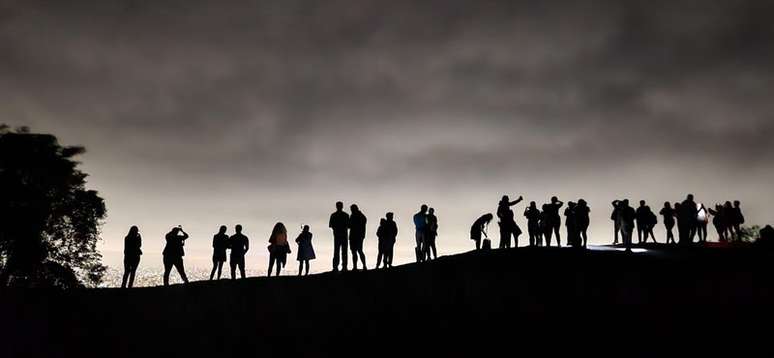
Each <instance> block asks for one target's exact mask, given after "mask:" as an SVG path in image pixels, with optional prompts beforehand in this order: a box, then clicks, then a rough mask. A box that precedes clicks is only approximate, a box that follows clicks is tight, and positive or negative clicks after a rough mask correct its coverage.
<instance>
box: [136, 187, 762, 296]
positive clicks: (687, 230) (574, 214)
mask: <svg viewBox="0 0 774 358" xmlns="http://www.w3.org/2000/svg"><path fill="white" fill-rule="evenodd" d="M523 199H524V198H523V197H522V196H519V197H518V198H517V199H516V200H514V201H511V200H510V198H509V197H508V195H503V196H502V198H501V200H500V202H499V203H498V205H497V212H496V214H497V218H498V220H499V221H498V225H499V229H500V242H499V245H498V247H499V248H504V249H507V248H510V247H518V246H519V236H521V234H522V230H521V228H520V227H519V225H518V224H517V223H516V220H515V218H514V213H513V210H512V209H511V207H513V206H514V205H516V204H518V203H520V202H521V201H523ZM563 206H564V203H563V202H562V201H560V200H559V199H558V198H557V197H556V196H554V197H551V199H550V201H549V202H548V203H545V204H543V205H542V206H541V207H540V209H539V208H538V205H537V203H536V202H535V201H531V202H530V203H529V206H528V207H527V208H526V209H525V211H524V217H525V218H526V220H527V230H528V233H529V246H544V245H545V246H551V242H552V238H554V237H555V238H556V246H557V247H561V234H560V228H561V226H562V220H561V217H560V215H559V212H560V209H561V208H562V207H563ZM612 206H613V211H612V213H611V216H610V219H611V220H612V221H613V229H614V230H613V233H614V235H613V245H618V244H619V237H620V239H621V240H620V242H621V244H622V245H623V246H624V248H625V249H626V250H627V251H631V249H632V245H633V243H632V238H633V235H634V230H635V228H636V230H637V239H638V244H646V243H647V242H648V239H649V238H650V239H652V240H653V242H654V243H657V242H658V241H657V240H656V236H655V234H654V233H653V228H654V227H655V226H656V225H657V223H658V219H657V215H656V214H655V213H654V212H653V211H652V210H651V208H650V207H649V206H648V205H647V202H646V201H645V200H640V202H639V206H638V207H637V208H636V209H635V208H633V207H632V206H630V204H629V200H628V199H621V200H614V201H613V202H612ZM541 209H542V210H541ZM350 210H351V214H348V213H347V212H345V211H344V204H343V203H342V202H337V203H336V211H335V212H333V213H332V214H331V216H330V219H329V222H328V226H329V227H330V229H331V230H332V233H333V248H334V251H333V271H339V268H341V270H342V271H347V270H348V267H349V265H348V248H349V250H351V251H352V268H353V269H354V270H358V262H360V263H361V267H362V269H363V270H367V265H366V256H365V253H364V252H363V243H364V241H365V238H366V226H367V222H368V220H367V218H366V216H365V214H364V213H363V212H362V211H361V210H360V208H359V207H358V206H357V205H356V204H352V205H351V206H350ZM590 213H591V208H590V207H589V205H588V203H587V202H586V200H584V199H578V201H577V202H573V201H569V202H568V203H567V206H566V208H565V210H564V217H565V220H564V226H565V228H566V238H567V242H566V244H567V246H570V247H576V248H586V247H587V245H588V228H589V225H590ZM658 215H660V216H661V217H662V222H663V224H664V228H665V231H666V239H665V243H666V244H678V245H689V244H691V243H693V242H694V240H695V239H697V238H698V240H697V242H699V243H704V242H706V241H707V226H708V223H709V221H710V217H711V218H712V220H711V221H712V224H713V226H714V227H715V230H716V231H717V235H718V241H719V242H727V241H733V240H737V239H740V238H741V235H742V230H741V225H742V224H744V215H743V214H742V209H741V203H740V202H739V201H738V200H737V201H734V202H733V203H732V202H730V201H726V202H725V203H723V204H715V205H714V207H712V208H709V209H707V208H706V207H705V206H704V204H701V203H697V202H696V201H695V200H694V196H693V195H692V194H688V195H687V196H686V198H685V200H683V201H682V202H675V203H674V204H672V203H670V202H665V203H664V206H663V208H662V209H661V210H660V211H659V213H658ZM493 219H494V215H492V214H491V213H487V214H484V215H481V216H480V217H479V218H478V219H476V220H475V221H474V222H473V224H472V225H471V227H470V239H471V240H473V241H474V242H475V245H476V250H482V249H483V250H488V249H491V248H492V243H491V241H490V239H489V237H488V235H487V229H488V227H489V224H490V223H491V222H492V220H493ZM413 223H414V228H415V235H414V237H415V240H416V247H415V254H416V260H417V262H423V261H429V260H432V259H436V258H437V257H438V254H437V249H436V238H437V236H438V217H437V216H436V215H435V209H433V208H430V207H428V206H427V205H424V204H423V205H422V206H421V207H420V210H419V212H417V213H416V214H414V216H413ZM675 227H677V240H676V239H675V235H674V232H673V231H674V228H675ZM227 230H228V229H227V227H226V226H221V227H220V228H219V230H218V232H217V233H216V234H215V235H214V236H213V238H212V249H213V254H212V264H213V266H212V271H211V272H210V280H213V279H216V278H217V279H220V278H221V273H222V269H223V264H224V263H225V262H226V259H227V255H226V254H227V251H230V254H229V255H228V259H229V263H230V265H229V266H230V268H231V279H236V276H237V269H238V270H239V276H240V277H241V278H245V277H246V274H245V254H246V253H247V252H248V250H249V249H250V241H249V239H248V237H247V236H245V235H244V234H243V233H242V231H243V228H242V225H236V226H235V227H234V231H235V233H234V234H233V235H231V236H229V235H228V234H227V233H226V232H227ZM287 235H288V232H287V228H286V227H285V225H284V224H283V223H281V222H278V223H276V224H275V225H274V228H273V229H272V231H271V235H270V236H269V246H268V250H269V267H268V272H267V275H268V276H271V275H272V272H274V274H275V275H277V276H279V275H280V273H281V271H282V268H284V267H285V266H286V264H287V255H288V254H290V253H291V250H290V245H289V243H288V239H287ZM312 236H313V235H312V233H311V231H310V227H309V225H304V226H302V228H301V232H300V233H299V234H298V237H297V238H296V240H295V241H296V244H297V245H298V253H297V256H296V259H297V260H298V262H299V266H298V275H299V276H301V275H304V274H306V275H308V274H309V266H310V263H309V262H310V261H311V260H314V259H316V255H315V251H314V247H313V245H312ZM397 236H398V226H397V223H396V222H395V218H394V214H393V213H391V212H388V213H387V214H386V215H385V217H384V218H382V219H380V220H379V227H378V229H377V230H376V238H377V245H378V246H377V248H378V253H377V257H376V268H377V269H378V268H380V267H384V268H387V267H392V265H393V252H394V246H395V243H396V241H397ZM188 237H189V236H188V234H187V233H186V232H185V231H184V230H183V228H182V226H179V225H178V226H176V227H173V228H172V229H171V230H170V231H169V232H168V233H167V234H166V236H165V241H166V245H165V247H164V251H163V263H164V275H163V280H164V285H165V286H167V285H169V275H170V273H171V271H172V268H173V267H174V268H175V269H176V270H177V272H178V274H179V275H180V278H181V279H182V281H183V282H186V283H187V282H188V278H187V276H186V273H185V267H184V264H183V257H184V256H185V250H184V246H185V241H186V239H188ZM760 237H761V240H759V241H760V243H761V246H766V247H769V246H770V247H772V248H774V229H772V228H771V226H766V227H765V228H764V229H762V230H761V231H760ZM511 238H513V241H511ZM767 245H768V246H767ZM141 248H142V238H141V235H140V232H139V229H138V228H137V226H132V227H131V228H130V229H129V232H128V234H127V235H126V237H125V238H124V275H123V278H122V281H121V287H122V288H124V287H132V286H133V285H134V279H135V274H136V271H137V267H138V266H139V263H140V256H141V255H142V250H141Z"/></svg>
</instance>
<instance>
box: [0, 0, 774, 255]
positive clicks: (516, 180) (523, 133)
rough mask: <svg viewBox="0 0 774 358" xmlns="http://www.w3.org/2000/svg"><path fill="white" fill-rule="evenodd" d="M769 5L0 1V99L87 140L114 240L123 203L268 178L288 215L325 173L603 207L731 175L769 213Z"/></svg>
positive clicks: (214, 193)
mask: <svg viewBox="0 0 774 358" xmlns="http://www.w3.org/2000/svg"><path fill="white" fill-rule="evenodd" d="M772 10H774V4H771V3H769V2H764V1H752V0H750V1H688V0H680V1H626V2H624V1H613V0H601V1H586V2H559V1H542V2H534V1H494V2H477V1H426V2H421V3H416V2H409V1H406V2H404V1H325V2H308V1H282V2H269V1H252V2H242V3H240V4H223V3H216V2H205V1H161V2H153V3H148V2H140V1H100V2H98V3H92V2H85V1H84V2H79V1H69V2H28V1H16V2H14V1H10V2H9V1H6V2H4V3H2V4H0V79H2V81H0V98H2V99H3V101H2V106H0V122H7V123H10V124H12V125H30V126H32V127H33V128H34V129H35V130H40V131H50V132H53V133H56V134H58V135H60V137H61V138H62V139H63V140H64V141H66V142H68V143H80V144H84V145H86V146H87V148H88V149H89V150H90V154H88V155H87V156H86V157H85V158H84V165H86V168H87V169H88V170H89V172H90V173H91V174H92V181H93V183H94V185H97V186H98V187H99V189H100V190H102V192H103V193H104V194H105V195H106V196H108V198H109V199H112V200H109V201H108V206H109V208H111V221H110V222H109V223H108V226H107V227H106V237H107V236H110V237H113V238H112V239H106V245H107V246H108V247H116V246H117V245H120V242H119V241H118V240H116V239H115V237H118V236H119V235H120V234H121V231H123V225H124V224H126V222H124V221H125V220H129V219H126V218H121V217H120V216H124V217H125V216H133V217H142V215H136V214H137V212H138V211H149V212H151V213H153V215H152V217H153V218H155V220H156V221H157V223H156V224H154V225H157V227H158V229H157V230H161V227H162V226H164V225H166V222H165V221H163V220H161V219H159V218H160V217H162V216H164V215H169V213H167V212H166V211H165V209H164V204H163V203H164V202H165V201H169V200H174V201H183V202H186V203H187V205H188V207H187V209H181V210H182V213H181V214H180V219H181V220H182V219H184V218H185V217H186V215H185V214H186V213H187V214H189V217H191V216H196V215H201V217H202V218H203V220H204V219H206V218H207V216H206V213H204V212H201V213H200V212H199V211H197V210H198V209H196V208H195V207H196V205H197V204H195V203H196V202H197V201H196V200H194V198H199V201H203V202H208V203H212V202H219V200H220V201H222V203H221V204H218V205H223V206H224V207H228V206H229V205H237V204H236V202H238V201H239V200H240V199H243V198H244V197H245V196H247V197H250V195H255V197H256V198H266V197H267V196H268V197H270V198H274V196H276V199H271V200H270V201H271V202H272V205H274V206H282V209H280V210H278V211H277V212H272V211H268V212H267V211H263V210H258V211H251V212H252V213H254V214H256V215H262V216H261V220H265V221H267V222H268V221H272V220H274V219H275V218H274V217H272V214H274V215H273V216H275V217H292V218H298V220H308V219H301V216H302V214H301V212H302V211H303V210H300V209H294V205H287V206H285V205H284V204H283V205H279V204H277V201H279V200H281V199H280V198H283V197H287V198H290V199H296V198H297V196H298V195H300V194H299V193H304V195H309V196H315V199H316V200H319V201H320V203H315V204H309V205H311V206H312V208H311V209H309V211H303V215H315V213H318V211H322V212H324V211H325V210H328V209H329V208H328V206H329V205H328V203H327V202H326V200H333V198H334V197H335V196H337V195H338V196H345V195H353V196H358V195H361V194H362V195H361V197H363V198H369V195H368V194H367V193H368V192H372V193H376V194H374V197H373V199H377V198H378V199H380V200H388V198H390V197H393V196H394V197H393V199H394V200H393V201H391V202H392V203H394V204H395V205H402V206H407V207H413V206H415V204H416V203H417V202H418V201H421V198H417V197H416V195H419V194H417V192H419V193H434V192H439V191H441V192H443V191H444V190H446V191H447V192H449V193H453V194H454V195H456V196H458V197H459V199H457V200H458V201H454V200H452V199H450V198H449V199H448V200H447V201H446V202H448V204H449V205H457V204H463V205H464V204H471V205H473V204H480V205H486V204H485V203H488V202H490V201H492V199H491V198H489V197H487V198H485V199H484V198H481V197H480V195H482V193H491V195H490V196H491V197H493V198H496V197H497V196H498V195H499V194H500V193H501V192H502V191H508V192H511V191H514V190H525V191H529V192H530V193H535V195H544V194H545V195H548V193H550V191H551V190H554V191H562V192H565V193H567V194H566V195H574V196H579V195H589V196H590V197H591V196H592V195H593V196H595V198H596V199H597V200H598V202H597V203H596V204H597V207H598V208H599V209H600V210H599V211H598V212H595V215H598V221H601V223H600V224H599V225H604V224H606V222H605V221H604V219H605V216H606V215H604V211H606V210H607V204H606V202H607V200H608V199H612V198H613V197H614V196H617V195H632V196H636V197H648V198H651V197H653V198H654V200H655V199H656V198H657V197H658V198H660V196H666V195H665V194H666V193H670V195H676V194H679V193H682V192H685V191H689V190H690V191H696V192H704V193H707V194H708V195H711V194H718V195H720V194H726V195H735V196H736V197H739V198H742V199H744V200H745V201H746V202H748V203H749V206H750V207H751V208H759V209H761V211H762V212H761V213H758V214H751V215H753V216H752V217H753V218H754V219H757V220H758V221H761V222H762V221H766V220H769V221H770V219H771V218H770V216H767V215H769V214H768V213H767V212H765V211H764V210H763V208H764V207H765V204H767V202H766V200H765V197H770V196H771V195H772V192H771V189H769V185H768V183H770V182H771V179H774V171H772V168H771V165H770V164H769V163H770V158H771V156H772V154H774V144H772V141H771V140H769V138H771V137H772V135H774V118H772V113H774V105H773V104H772V101H771V100H770V98H769V97H770V94H771V93H772V89H774V88H772V86H773V85H772V84H773V83H774V66H773V65H772V63H774V45H772V44H774V25H772V21H771V19H770V17H771V16H770V14H772V13H774V12H772ZM697 176H698V178H697ZM652 178H660V180H661V182H660V184H661V186H663V184H664V183H674V184H672V185H670V187H675V188H670V189H669V190H666V189H663V190H660V189H659V186H658V185H655V184H653V183H651V181H652V180H654V179H652ZM734 182H739V183H740V185H744V188H739V190H738V193H737V192H735V191H734V190H730V192H729V189H728V187H729V185H730V183H734ZM680 184H682V185H680ZM549 186H550V187H549ZM683 186H684V187H683ZM730 186H732V187H733V185H730ZM310 188H319V190H318V191H322V192H325V193H324V194H320V195H317V194H314V193H315V190H312V189H310ZM605 189H607V190H605ZM584 191H585V192H584ZM758 191H763V194H764V195H762V196H761V195H757V194H756V193H757V192H758ZM233 192H245V193H246V194H245V196H241V197H240V196H239V195H236V196H233V194H232V193H233ZM248 193H249V194H248ZM358 193H359V194H358ZM387 193H389V195H388V194H387ZM586 193H588V194H586ZM329 195H330V197H329ZM449 195H452V194H449ZM474 195H479V196H478V198H479V199H480V200H481V201H475V200H474V201H472V202H471V201H470V200H469V199H466V198H469V197H471V196H474ZM713 196H714V195H713ZM140 197H141V198H142V199H140ZM219 198H223V199H222V200H221V199H219ZM723 199H725V198H723ZM495 200H496V199H495ZM538 200H542V199H538ZM659 200H661V199H659ZM712 200H715V199H714V198H713V199H712ZM140 201H142V202H144V203H148V205H150V206H152V208H151V209H147V208H145V209H143V208H142V204H141V203H140ZM291 201H292V200H291ZM299 201H303V202H308V201H307V200H299ZM592 204H595V203H594V202H592ZM238 205H242V204H238ZM297 206H298V205H295V207H297ZM240 207H241V206H240ZM603 208H604V210H603ZM245 210H248V208H245ZM250 210H252V209H250ZM470 210H471V212H470V213H468V212H463V211H461V210H457V211H453V212H450V213H449V214H448V215H450V217H449V218H448V219H447V220H448V221H453V222H455V224H452V226H451V227H452V228H455V229H459V230H458V231H461V233H458V235H459V236H460V237H461V236H464V233H465V230H466V228H465V227H466V225H467V221H469V219H470V218H468V217H467V216H466V215H474V214H475V213H476V212H478V211H482V210H487V209H486V208H471V209H470ZM197 213H198V214H197ZM210 214H212V213H210ZM374 215H375V214H374ZM454 215H458V216H454ZM323 216H324V215H323ZM211 217H212V220H220V219H223V220H225V219H226V218H228V216H227V215H226V214H225V213H224V214H222V215H220V216H218V215H215V214H212V216H211ZM147 220H150V219H147ZM170 220H172V218H170ZM448 221H447V222H448ZM214 225H215V223H213V224H212V225H211V226H213V227H214ZM455 225H456V226H455ZM202 230H204V229H202ZM267 230H268V229H267ZM320 230H322V228H320ZM203 235H204V233H203ZM602 239H606V238H604V237H603V238H601V239H599V240H600V241H602ZM465 243H466V242H465V241H458V242H457V243H456V244H458V245H459V246H464V245H465ZM202 250H204V248H202Z"/></svg>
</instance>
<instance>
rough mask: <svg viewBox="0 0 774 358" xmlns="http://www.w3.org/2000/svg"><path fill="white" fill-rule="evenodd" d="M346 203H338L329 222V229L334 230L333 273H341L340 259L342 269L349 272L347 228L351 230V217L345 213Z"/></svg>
mask: <svg viewBox="0 0 774 358" xmlns="http://www.w3.org/2000/svg"><path fill="white" fill-rule="evenodd" d="M343 209H344V203H342V202H340V201H338V202H336V211H335V212H334V213H333V214H331V217H330V220H328V227H329V228H331V230H333V272H337V271H339V258H341V269H342V270H343V271H347V228H349V215H348V214H347V213H345V212H344V211H343Z"/></svg>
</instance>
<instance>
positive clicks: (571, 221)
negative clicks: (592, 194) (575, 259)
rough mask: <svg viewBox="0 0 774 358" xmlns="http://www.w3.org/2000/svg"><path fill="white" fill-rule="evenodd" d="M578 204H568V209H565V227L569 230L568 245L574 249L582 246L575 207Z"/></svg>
mask: <svg viewBox="0 0 774 358" xmlns="http://www.w3.org/2000/svg"><path fill="white" fill-rule="evenodd" d="M576 206H577V204H575V203H574V202H572V201H570V202H567V208H566V209H564V217H565V218H566V219H565V220H564V226H565V227H566V228H567V245H569V246H572V247H579V246H580V235H579V234H578V221H577V217H576V216H575V207H576Z"/></svg>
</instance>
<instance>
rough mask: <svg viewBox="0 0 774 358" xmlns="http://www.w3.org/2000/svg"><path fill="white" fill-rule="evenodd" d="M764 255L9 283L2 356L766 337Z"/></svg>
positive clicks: (2, 308)
mask: <svg viewBox="0 0 774 358" xmlns="http://www.w3.org/2000/svg"><path fill="white" fill-rule="evenodd" d="M773 262H774V261H772V256H771V255H769V254H766V253H761V252H755V251H752V250H751V249H671V250H665V249H655V250H650V251H648V252H647V253H637V254H625V253H623V252H619V251H587V252H581V251H575V250H572V249H550V248H548V249H547V248H539V249H530V248H521V249H515V250H496V251H491V252H484V253H466V254H461V255H456V256H450V257H443V258H440V259H438V260H437V261H435V262H431V263H425V264H421V265H416V264H411V265H405V266H401V267H396V268H394V269H390V270H382V271H368V272H349V273H337V274H334V273H327V274H321V275H313V276H309V277H304V278H298V277H293V276H287V277H280V278H268V279H267V278H250V279H246V280H241V281H236V282H233V281H225V280H224V281H219V282H195V283H192V284H190V285H187V286H172V287H169V288H163V287H153V288H140V289H132V290H121V289H97V290H82V291H68V292H57V291H44V290H9V291H4V292H0V313H1V314H2V327H3V332H2V333H3V334H2V340H1V341H0V342H1V343H2V348H1V349H2V351H0V352H4V353H3V354H1V355H2V356H4V357H12V356H63V357H84V356H103V357H105V356H107V357H130V356H132V357H137V356H161V355H170V356H188V357H202V356H213V357H215V356H218V357H220V356H223V357H228V356H237V355H244V356H248V355H249V356H265V357H274V356H342V355H343V356H360V357H369V356H374V355H375V356H404V355H405V356H416V355H417V354H427V355H430V356H474V355H475V356H506V355H507V356H512V355H519V354H521V353H526V352H527V351H528V350H530V351H531V350H534V349H538V350H540V351H541V352H542V353H556V352H559V351H570V352H572V353H580V352H588V353H594V354H599V353H613V354H617V353H622V354H623V356H649V355H662V356H663V355H665V354H675V353H680V352H686V353H689V352H690V353H691V354H689V355H693V354H694V353H696V352H697V350H698V351H702V352H705V353H707V352H709V353H719V352H721V351H722V350H723V349H731V350H732V351H733V352H734V353H740V352H742V351H743V350H746V349H752V347H756V348H759V346H757V344H760V343H765V344H763V345H761V346H762V347H764V348H766V347H767V344H768V342H761V341H757V340H756V338H757V337H759V336H760V337H764V336H766V334H767V332H768V330H769V328H768V327H769V326H771V325H772V324H774V321H772V320H771V318H772V317H774V315H772V312H774V310H772V309H771V305H772V304H774V280H773V279H772V276H771V273H772V270H771V268H770V267H771V264H772V263H773ZM759 323H760V324H763V326H762V328H757V326H756V325H757V324H759ZM754 324H756V325H754ZM753 343H755V344H756V345H753ZM769 349H771V348H769ZM481 354H483V355H481Z"/></svg>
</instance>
